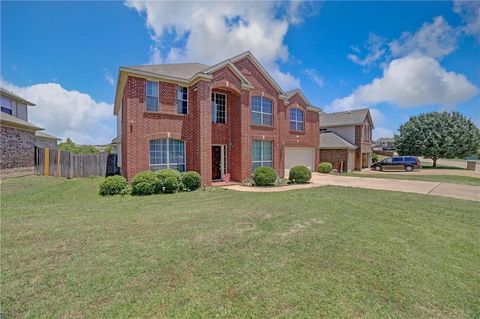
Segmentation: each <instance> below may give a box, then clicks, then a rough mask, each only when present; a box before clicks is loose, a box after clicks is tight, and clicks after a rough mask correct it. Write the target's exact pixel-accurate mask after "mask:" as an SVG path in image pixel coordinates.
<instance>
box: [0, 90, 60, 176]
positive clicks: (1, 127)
mask: <svg viewBox="0 0 480 319" xmlns="http://www.w3.org/2000/svg"><path fill="white" fill-rule="evenodd" d="M0 106H1V112H0V135H1V154H0V177H1V178H5V177H11V176H23V175H31V174H33V173H34V153H35V152H34V151H35V145H36V143H37V138H40V139H41V140H45V141H46V139H48V140H49V143H50V144H49V145H51V146H53V144H55V147H56V144H57V142H56V141H57V140H58V138H56V137H54V136H51V135H49V134H46V133H43V132H40V131H41V130H43V128H41V127H38V126H36V125H34V124H32V123H29V122H28V107H31V106H35V104H33V103H32V102H30V101H27V100H25V99H24V98H22V97H21V96H18V95H17V94H15V93H13V92H10V91H8V90H6V89H4V88H2V87H0ZM46 136H47V138H45V137H46ZM52 138H54V139H55V142H54V143H53V142H52Z"/></svg>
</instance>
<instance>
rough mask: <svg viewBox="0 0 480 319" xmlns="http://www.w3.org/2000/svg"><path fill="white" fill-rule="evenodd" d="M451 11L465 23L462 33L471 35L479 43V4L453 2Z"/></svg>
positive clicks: (456, 0) (461, 0) (460, 0)
mask: <svg viewBox="0 0 480 319" xmlns="http://www.w3.org/2000/svg"><path fill="white" fill-rule="evenodd" d="M453 11H455V12H456V13H457V14H459V15H460V16H461V17H462V19H463V21H464V22H465V25H464V26H463V27H462V31H463V32H465V33H466V34H469V35H473V36H474V37H475V38H476V39H477V41H478V42H480V2H478V1H465V0H454V6H453Z"/></svg>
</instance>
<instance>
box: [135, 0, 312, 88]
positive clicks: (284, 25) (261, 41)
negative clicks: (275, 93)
mask: <svg viewBox="0 0 480 319" xmlns="http://www.w3.org/2000/svg"><path fill="white" fill-rule="evenodd" d="M126 4H127V6H129V7H131V8H133V9H135V10H136V11H138V12H140V13H143V14H145V17H146V24H147V26H148V27H149V28H150V30H151V32H152V39H153V40H154V41H155V42H156V43H155V46H154V48H153V49H152V50H151V52H152V56H151V58H150V60H151V61H153V62H159V61H161V62H163V63H174V62H201V63H206V64H215V63H218V62H220V61H222V60H224V59H227V58H230V57H232V56H235V55H237V54H239V53H242V52H244V51H247V50H250V51H251V52H252V53H253V54H254V55H255V56H256V57H257V58H258V59H259V60H260V62H262V64H263V65H264V66H265V68H266V69H267V70H268V71H269V72H271V74H272V76H273V77H274V78H275V80H277V81H278V82H279V84H280V85H281V86H282V87H283V88H284V89H290V88H295V87H298V86H299V80H298V79H297V78H295V77H294V76H293V75H291V74H288V73H285V72H282V71H281V70H280V66H279V63H282V62H287V61H288V59H289V54H288V48H287V46H286V45H285V44H284V38H285V36H286V34H287V31H288V27H289V25H291V24H297V23H300V22H301V21H302V17H303V16H304V15H306V13H305V10H304V9H303V8H304V6H312V5H313V6H315V5H314V4H311V3H307V2H293V3H278V2H270V1H268V2H267V1H258V2H246V1H245V2H244V1H226V2H216V1H211V2H183V1H180V2H174V1H165V2H163V1H162V2H154V1H141V0H130V1H127V3H126ZM310 12H312V10H310ZM162 48H163V50H162ZM162 53H163V54H162Z"/></svg>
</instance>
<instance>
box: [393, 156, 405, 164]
mask: <svg viewBox="0 0 480 319" xmlns="http://www.w3.org/2000/svg"><path fill="white" fill-rule="evenodd" d="M393 162H394V163H401V162H403V158H402V157H394V158H393Z"/></svg>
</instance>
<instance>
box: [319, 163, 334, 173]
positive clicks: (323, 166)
mask: <svg viewBox="0 0 480 319" xmlns="http://www.w3.org/2000/svg"><path fill="white" fill-rule="evenodd" d="M332 169H333V165H332V164H331V163H328V162H323V163H320V165H318V169H317V171H318V172H319V173H324V174H328V173H330V172H331V171H332Z"/></svg>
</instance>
